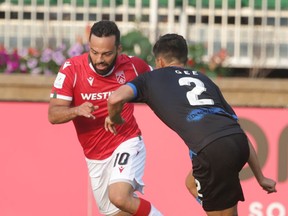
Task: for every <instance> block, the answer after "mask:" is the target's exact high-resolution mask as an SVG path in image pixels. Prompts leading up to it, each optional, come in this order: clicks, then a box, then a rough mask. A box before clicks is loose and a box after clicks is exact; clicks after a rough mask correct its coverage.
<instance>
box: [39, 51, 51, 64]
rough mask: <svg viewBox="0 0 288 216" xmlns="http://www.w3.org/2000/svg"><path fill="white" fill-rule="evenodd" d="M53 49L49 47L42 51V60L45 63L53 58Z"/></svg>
mask: <svg viewBox="0 0 288 216" xmlns="http://www.w3.org/2000/svg"><path fill="white" fill-rule="evenodd" d="M52 54H53V50H51V49H49V48H47V49H45V50H44V51H43V52H42V55H41V58H40V61H41V62H44V63H48V62H49V61H51V59H52Z"/></svg>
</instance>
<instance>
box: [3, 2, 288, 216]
mask: <svg viewBox="0 0 288 216" xmlns="http://www.w3.org/2000/svg"><path fill="white" fill-rule="evenodd" d="M102 19H109V20H113V21H115V22H116V23H117V25H118V26H119V29H120V31H121V35H122V37H121V42H122V45H123V52H124V53H127V54H129V55H137V56H139V57H141V58H143V59H144V60H145V61H147V62H148V63H149V64H151V65H152V66H153V65H154V59H153V55H152V53H151V49H152V46H153V44H154V42H155V41H156V40H157V39H158V37H159V36H161V35H163V34H165V33H178V34H181V35H183V36H184V37H185V38H186V39H187V42H188V46H189V60H188V64H187V66H188V67H190V68H194V69H197V70H199V71H201V72H203V73H205V74H207V75H208V76H209V77H211V78H212V79H213V80H214V81H215V82H216V83H217V84H218V85H219V87H220V89H221V90H222V92H223V94H224V96H225V98H226V99H227V101H228V102H229V103H230V104H231V105H232V106H233V108H234V109H235V111H236V113H237V115H238V116H239V118H240V123H241V125H242V127H243V128H244V130H245V131H246V132H247V134H248V136H249V138H250V139H251V141H252V142H253V145H254V146H255V148H256V150H257V153H258V156H259V159H260V163H261V166H262V169H263V172H264V174H266V175H267V176H268V177H270V178H273V179H275V180H276V181H277V189H278V193H276V194H272V195H267V194H265V193H264V192H263V191H262V189H261V188H260V187H259V186H258V184H257V182H256V180H255V178H253V176H252V175H251V171H250V169H249V168H248V167H245V169H244V170H243V172H242V173H241V181H242V183H243V188H244V193H245V197H246V201H245V202H244V203H240V204H239V215H241V216H286V215H288V207H287V206H288V200H287V194H286V193H287V191H288V184H287V178H288V159H287V158H288V157H287V155H288V113H287V112H288V111H287V106H288V85H287V81H288V80H287V78H288V0H222V1H220V0H0V119H1V123H0V178H1V184H0V216H18V215H23V216H39V215H41V216H51V215H55V216H98V215H99V214H98V211H97V207H96V206H95V203H94V200H93V197H92V195H91V192H90V185H89V180H88V177H87V168H86V164H85V161H84V157H83V154H82V150H81V148H80V144H79V143H78V140H77V137H76V134H75V131H74V128H73V125H72V123H71V124H70V123H68V124H64V125H57V126H55V125H54V126H52V125H50V124H49V122H48V120H47V109H48V103H47V102H48V100H49V94H50V89H51V87H52V84H53V81H54V79H55V76H56V73H57V72H58V69H59V67H60V65H61V64H62V63H63V62H64V61H65V59H66V58H69V57H72V56H76V55H80V54H81V53H84V52H86V51H87V50H88V43H87V42H88V41H87V39H88V35H89V31H90V27H91V26H92V25H93V23H94V22H96V21H99V20H102ZM135 112H136V118H137V119H138V123H139V125H140V127H141V128H142V132H143V135H144V138H145V143H146V145H147V152H148V160H147V167H146V171H145V172H146V173H145V179H144V180H145V182H146V184H147V187H146V190H145V193H146V194H145V197H146V198H147V199H150V200H151V201H152V202H153V203H155V205H156V206H157V207H158V208H159V209H161V210H162V211H163V213H164V215H167V216H179V215H181V216H182V215H183V216H186V215H197V216H202V215H204V214H203V211H202V209H201V207H200V206H199V205H198V203H197V202H196V201H195V200H194V199H193V198H192V197H191V196H190V195H189V194H188V192H187V191H186V189H185V186H184V179H185V176H186V174H187V172H188V171H189V169H190V166H191V165H190V161H189V157H188V152H187V149H186V147H185V146H184V144H182V141H181V140H180V139H179V138H178V137H177V136H176V135H175V134H174V133H173V132H171V131H170V130H169V129H168V128H166V127H165V126H164V125H163V124H162V123H161V122H160V121H159V120H158V119H157V118H156V117H155V116H154V115H153V113H152V112H151V110H149V109H148V108H147V107H146V106H144V105H143V106H142V105H137V106H136V108H135ZM151 122H152V123H153V124H151ZM151 125H153V127H152V126H151ZM163 134H165V136H163ZM163 149H164V150H163ZM183 155H186V156H187V157H185V156H183Z"/></svg>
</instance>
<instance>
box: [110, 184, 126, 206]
mask: <svg viewBox="0 0 288 216" xmlns="http://www.w3.org/2000/svg"><path fill="white" fill-rule="evenodd" d="M124 188H125V187H124ZM124 188H123V187H122V188H121V187H119V186H118V184H114V185H112V186H111V185H110V186H109V190H108V191H109V199H110V201H111V202H112V203H113V205H115V206H116V207H117V208H119V209H121V210H122V209H126V208H127V205H129V200H130V199H129V198H130V197H129V196H130V193H129V190H125V189H124Z"/></svg>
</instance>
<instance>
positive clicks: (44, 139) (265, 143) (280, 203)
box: [0, 102, 288, 216]
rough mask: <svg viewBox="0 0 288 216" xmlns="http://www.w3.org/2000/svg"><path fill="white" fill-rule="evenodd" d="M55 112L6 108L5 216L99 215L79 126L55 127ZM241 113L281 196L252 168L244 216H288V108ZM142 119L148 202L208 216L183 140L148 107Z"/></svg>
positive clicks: (1, 167)
mask: <svg viewBox="0 0 288 216" xmlns="http://www.w3.org/2000/svg"><path fill="white" fill-rule="evenodd" d="M47 108H48V104H47V103H16V102H15V103H14V102H1V103H0V119H1V124H0V129H1V130H0V133H1V136H0V142H1V145H0V177H1V184H0V194H1V196H0V215H1V216H18V215H23V216H39V215H41V216H51V215H55V216H79V215H81V216H82V215H83V216H85V215H87V216H92V215H93V216H98V215H99V213H98V212H97V208H96V207H95V203H94V200H93V198H92V196H91V192H90V188H89V180H88V177H87V168H86V164H85V161H84V156H83V153H82V150H81V147H80V144H79V143H78V140H77V137H76V134H75V130H74V128H73V124H72V123H68V124H63V125H51V124H50V123H49V122H48V120H47ZM235 111H236V113H237V114H238V116H239V118H240V123H241V125H242V127H243V129H244V130H245V131H246V132H247V134H248V136H249V138H250V139H251V141H252V143H253V145H254V146H255V148H256V150H257V153H258V156H259V159H260V162H261V166H262V170H263V172H264V174H265V175H266V176H268V177H270V178H273V179H275V180H277V190H278V192H277V193H275V194H266V193H265V191H263V190H262V188H261V187H260V186H259V185H258V184H257V181H256V180H255V178H253V176H251V173H250V172H249V169H248V168H247V167H245V169H244V170H243V172H241V179H242V186H243V189H244V194H245V199H246V200H245V202H241V203H239V206H238V210H239V215H241V216H242V215H243V216H246V215H247V216H286V215H287V211H288V199H287V191H288V184H287V172H288V168H287V165H288V162H287V160H288V159H287V153H288V110H287V109H280V108H279V109H275V108H274V109H269V108H235ZM135 113H136V118H137V120H138V123H139V125H140V127H141V129H142V132H143V137H144V141H145V143H146V146H147V162H146V170H145V177H144V181H145V183H146V187H145V195H144V197H145V198H146V199H148V200H150V201H151V202H152V203H153V204H154V205H155V206H156V207H157V208H159V209H160V210H161V211H162V212H163V214H164V215H167V216H178V215H184V216H185V215H195V216H202V215H205V214H204V212H203V210H202V209H201V206H199V204H198V203H197V202H196V201H195V200H194V199H193V198H192V196H191V195H190V194H189V193H188V192H187V190H186V188H185V185H184V181H185V177H186V174H187V173H188V171H189V170H190V168H191V162H190V160H189V155H188V150H187V148H186V146H185V145H184V143H183V142H182V140H181V139H180V138H179V137H178V136H177V135H176V134H175V133H174V132H173V131H171V130H170V129H169V128H167V127H166V126H165V125H164V124H163V123H162V122H160V121H159V120H158V119H157V117H156V116H155V115H154V114H153V112H152V111H151V110H150V109H149V108H148V107H147V106H146V105H137V106H136V108H135ZM140 196H141V195H140Z"/></svg>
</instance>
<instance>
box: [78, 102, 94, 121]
mask: <svg viewBox="0 0 288 216" xmlns="http://www.w3.org/2000/svg"><path fill="white" fill-rule="evenodd" d="M98 108H99V106H94V105H93V104H92V103H90V102H84V103H83V104H81V105H80V106H78V107H75V113H76V115H77V116H84V117H86V118H92V119H96V117H95V116H94V115H93V112H94V111H95V110H97V109H98Z"/></svg>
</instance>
